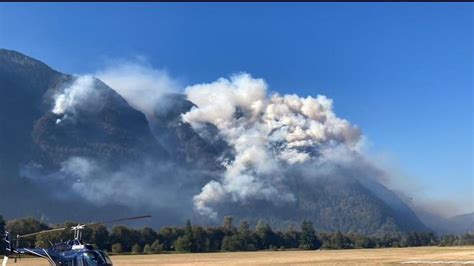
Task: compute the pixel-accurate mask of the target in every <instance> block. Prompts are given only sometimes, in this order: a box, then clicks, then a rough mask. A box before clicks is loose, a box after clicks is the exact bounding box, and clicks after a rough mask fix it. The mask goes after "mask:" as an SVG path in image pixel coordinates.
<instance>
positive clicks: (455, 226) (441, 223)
mask: <svg viewBox="0 0 474 266" xmlns="http://www.w3.org/2000/svg"><path fill="white" fill-rule="evenodd" d="M418 215H419V217H420V219H421V220H422V221H423V222H424V223H425V224H426V225H427V226H429V227H430V228H432V229H433V230H435V231H436V232H437V233H439V234H463V233H466V232H474V213H466V214H461V215H456V216H452V217H448V218H446V217H443V216H440V215H437V214H433V213H429V212H426V211H418Z"/></svg>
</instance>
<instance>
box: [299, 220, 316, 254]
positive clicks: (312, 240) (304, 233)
mask: <svg viewBox="0 0 474 266" xmlns="http://www.w3.org/2000/svg"><path fill="white" fill-rule="evenodd" d="M320 246H321V243H320V241H318V238H317V237H316V231H315V230H314V228H313V223H312V222H311V221H307V220H304V221H303V222H302V223H301V236H300V248H302V249H317V248H319V247H320Z"/></svg>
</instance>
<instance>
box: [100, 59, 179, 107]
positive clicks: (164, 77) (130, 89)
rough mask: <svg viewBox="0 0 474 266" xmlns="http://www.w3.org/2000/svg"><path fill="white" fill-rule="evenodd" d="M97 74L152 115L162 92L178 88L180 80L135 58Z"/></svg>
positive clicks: (133, 104) (131, 101) (169, 91)
mask: <svg viewBox="0 0 474 266" xmlns="http://www.w3.org/2000/svg"><path fill="white" fill-rule="evenodd" d="M96 76H97V77H98V78H99V79H100V80H102V81H103V82H105V83H106V84H107V85H109V86H110V87H111V88H113V89H114V90H115V91H116V92H117V93H118V94H120V95H121V96H122V97H123V98H124V99H125V100H127V102H128V103H129V104H130V105H131V106H132V107H134V108H135V109H137V110H140V111H142V112H143V113H144V114H145V115H147V116H148V115H151V114H153V112H154V111H155V108H156V107H157V106H158V105H159V104H160V99H161V97H162V95H163V94H164V93H171V92H179V91H180V85H179V82H178V81H176V80H175V79H173V78H171V77H170V76H169V75H168V74H167V72H166V71H164V70H158V69H155V68H153V67H151V66H149V65H146V64H143V63H136V62H123V63H120V64H117V65H112V66H110V67H107V68H105V69H103V70H101V71H98V72H97V73H96Z"/></svg>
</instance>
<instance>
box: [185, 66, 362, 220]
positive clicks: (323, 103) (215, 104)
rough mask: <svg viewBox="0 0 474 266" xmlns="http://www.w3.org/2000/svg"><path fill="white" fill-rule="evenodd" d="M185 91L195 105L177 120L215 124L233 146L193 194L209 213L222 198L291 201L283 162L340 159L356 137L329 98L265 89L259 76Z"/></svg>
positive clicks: (350, 149) (352, 147)
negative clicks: (215, 176)
mask: <svg viewBox="0 0 474 266" xmlns="http://www.w3.org/2000/svg"><path fill="white" fill-rule="evenodd" d="M186 94H187V97H188V99H189V100H190V101H191V102H193V103H195V104H196V105H197V107H194V108H193V109H192V110H191V111H189V112H187V113H185V114H183V115H182V117H183V120H184V121H185V122H187V123H190V124H191V125H192V126H193V128H194V129H195V130H196V131H198V132H199V130H200V127H201V126H202V125H203V124H205V123H210V124H212V125H214V126H216V127H217V128H218V129H219V130H220V133H221V134H222V136H223V137H224V139H225V140H226V141H227V142H228V143H229V144H230V145H232V147H233V148H234V149H235V151H236V155H235V159H234V160H232V161H227V162H225V163H224V167H225V170H226V171H225V174H224V176H223V178H222V179H221V180H217V181H216V180H213V181H211V182H209V183H208V184H206V185H205V186H204V187H203V188H202V192H201V193H200V194H199V195H196V196H195V197H194V203H195V208H196V210H197V211H198V212H199V213H201V214H203V215H208V216H210V217H216V215H217V213H216V212H215V211H214V210H213V209H212V207H210V206H212V205H213V204H216V203H219V202H222V201H224V200H226V199H230V200H232V201H246V200H247V199H264V200H281V201H293V200H294V199H295V197H294V195H293V194H292V193H291V192H290V191H288V189H287V186H286V185H285V178H286V177H285V168H287V167H288V166H289V165H294V164H303V163H308V162H310V161H322V160H334V159H341V158H343V154H349V153H350V152H356V151H357V150H358V149H359V148H360V145H361V143H362V142H361V139H362V138H361V133H360V131H359V130H358V129H357V127H355V126H353V125H351V124H350V123H349V122H348V121H346V120H344V119H341V118H338V117H337V116H336V115H335V113H334V111H333V104H332V100H331V99H328V98H327V97H325V96H322V95H318V96H317V97H316V98H313V97H311V96H308V97H306V98H302V97H298V96H297V95H294V94H293V95H279V94H278V93H270V92H268V86H267V84H266V82H265V81H264V80H262V79H255V78H252V77H251V76H250V75H249V74H238V75H234V76H232V77H230V79H225V78H221V79H219V80H217V81H215V82H212V83H208V84H198V85H193V86H189V87H187V88H186Z"/></svg>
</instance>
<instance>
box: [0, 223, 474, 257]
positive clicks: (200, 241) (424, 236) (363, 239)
mask: <svg viewBox="0 0 474 266" xmlns="http://www.w3.org/2000/svg"><path fill="white" fill-rule="evenodd" d="M76 224H77V223H73V222H67V223H65V224H61V225H56V226H53V227H51V226H48V225H47V224H45V223H43V222H41V221H38V220H36V219H34V218H26V219H15V220H11V221H8V222H5V221H4V220H3V219H2V216H0V233H1V234H3V232H4V230H7V231H9V232H10V233H11V235H13V236H14V235H17V234H19V235H23V234H28V233H33V232H38V231H42V230H48V229H52V228H58V227H69V226H73V225H76ZM73 237H74V236H73V233H72V232H71V231H70V230H64V231H58V232H53V233H48V234H40V235H37V236H35V237H30V238H25V239H21V241H20V245H21V246H22V247H30V248H32V247H44V248H47V247H50V246H51V244H52V243H58V242H61V241H66V240H70V239H73ZM83 240H84V241H85V242H87V243H92V244H93V245H95V246H96V247H97V248H99V249H102V250H107V251H109V252H112V253H135V254H139V253H150V254H151V253H163V252H216V251H256V250H285V249H303V250H314V249H353V248H381V247H416V246H437V245H439V246H453V245H474V234H473V233H466V234H463V235H443V236H441V237H438V236H437V235H436V234H434V233H433V232H409V233H403V234H402V233H399V234H393V233H392V234H384V235H373V236H365V235H361V234H357V233H342V232H319V233H317V232H316V231H315V230H314V227H313V224H312V223H311V222H310V221H303V222H302V223H301V226H300V227H299V228H294V227H290V228H288V229H287V230H284V231H278V230H273V229H272V228H271V227H270V225H269V224H267V223H265V222H264V221H259V222H258V223H257V225H256V226H255V228H252V227H251V226H250V224H249V223H248V222H246V221H241V222H240V224H239V225H238V226H235V225H234V222H233V218H232V217H229V216H227V217H225V218H224V220H223V223H222V225H221V226H217V227H203V226H196V225H192V224H191V222H190V221H189V220H188V221H187V222H186V225H185V226H184V227H162V228H160V229H159V230H158V231H155V230H154V229H152V228H150V227H144V228H141V229H133V228H129V227H126V226H115V227H113V228H112V229H111V230H109V229H107V227H105V226H104V225H95V226H92V227H87V228H86V229H85V230H84V232H83ZM0 248H1V249H0V252H4V241H2V242H1V243H0Z"/></svg>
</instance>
